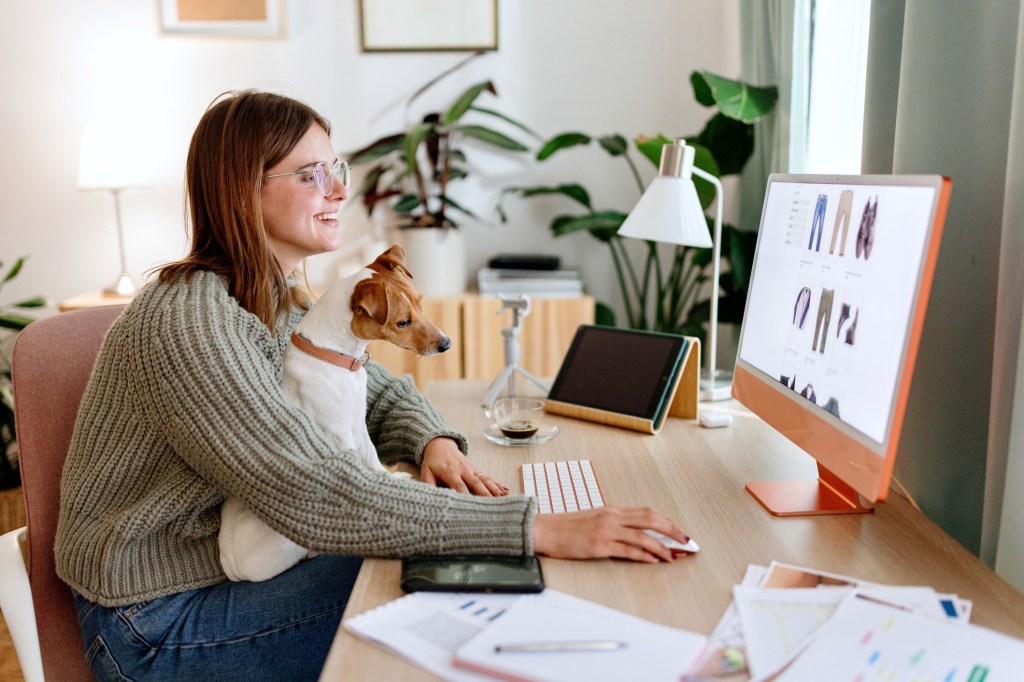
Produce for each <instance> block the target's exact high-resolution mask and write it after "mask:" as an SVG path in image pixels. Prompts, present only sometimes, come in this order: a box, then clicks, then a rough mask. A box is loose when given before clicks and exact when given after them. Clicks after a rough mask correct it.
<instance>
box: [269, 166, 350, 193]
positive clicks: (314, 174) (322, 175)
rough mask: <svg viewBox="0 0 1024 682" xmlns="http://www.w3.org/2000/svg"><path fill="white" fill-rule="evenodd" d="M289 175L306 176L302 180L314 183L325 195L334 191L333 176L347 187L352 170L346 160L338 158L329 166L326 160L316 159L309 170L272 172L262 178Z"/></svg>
mask: <svg viewBox="0 0 1024 682" xmlns="http://www.w3.org/2000/svg"><path fill="white" fill-rule="evenodd" d="M289 175H304V176H306V177H304V178H303V179H302V180H303V182H313V183H315V184H316V188H317V189H318V190H320V194H323V195H324V196H325V197H326V196H329V195H330V194H331V192H333V191H334V176H335V175H337V176H338V177H340V178H341V184H342V185H344V186H345V187H346V188H347V187H348V183H349V180H350V179H351V175H352V171H351V169H350V168H349V166H348V162H347V161H341V160H338V161H335V162H334V163H333V164H332V165H331V166H328V165H327V162H326V161H317V162H316V163H314V164H313V167H312V168H311V169H309V170H297V171H295V172H292V173H274V174H273V175H264V176H263V177H264V179H267V178H283V177H286V176H289Z"/></svg>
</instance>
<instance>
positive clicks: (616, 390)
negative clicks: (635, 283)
mask: <svg viewBox="0 0 1024 682" xmlns="http://www.w3.org/2000/svg"><path fill="white" fill-rule="evenodd" d="M686 347H687V341H686V337H684V336H680V335H677V334H663V333H659V332H647V331H636V330H632V329H618V328H615V327H595V326H588V325H584V326H581V327H580V328H579V329H577V330H576V336H575V337H574V338H573V341H572V345H571V346H570V347H569V351H568V352H567V353H566V356H565V360H563V361H562V366H561V368H560V369H559V370H558V376H557V377H556V378H555V383H554V384H553V385H552V387H551V392H550V393H549V394H548V399H549V400H555V401H559V402H564V403H572V404H574V405H580V406H583V407H589V408H593V409H597V410H604V411H606V412H614V413H618V414H624V415H629V416H632V417H639V418H640V419H644V420H651V421H652V422H653V423H655V424H658V423H660V422H661V417H662V415H663V413H664V411H665V410H667V409H668V406H669V402H670V401H669V400H668V398H669V397H670V396H668V393H669V392H670V390H672V389H673V388H674V386H675V382H676V379H677V378H678V375H679V369H680V365H681V363H682V360H683V356H684V352H685V350H686Z"/></svg>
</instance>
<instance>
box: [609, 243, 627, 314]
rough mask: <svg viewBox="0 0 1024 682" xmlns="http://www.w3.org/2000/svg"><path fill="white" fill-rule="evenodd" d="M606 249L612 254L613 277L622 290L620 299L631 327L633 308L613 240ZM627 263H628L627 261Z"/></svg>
mask: <svg viewBox="0 0 1024 682" xmlns="http://www.w3.org/2000/svg"><path fill="white" fill-rule="evenodd" d="M608 248H609V249H611V252H612V263H614V264H615V275H616V276H617V277H618V279H619V289H621V290H622V299H623V301H624V302H625V304H626V319H628V320H629V325H630V326H631V327H632V326H633V306H632V304H631V303H630V301H629V288H628V287H627V286H626V279H625V277H623V275H622V263H621V262H619V254H617V253H616V252H615V240H614V239H613V240H611V241H609V242H608ZM627 262H628V261H627Z"/></svg>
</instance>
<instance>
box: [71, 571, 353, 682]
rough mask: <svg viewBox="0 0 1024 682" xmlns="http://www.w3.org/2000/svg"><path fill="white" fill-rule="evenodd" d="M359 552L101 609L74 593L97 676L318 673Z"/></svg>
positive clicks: (293, 676) (290, 676)
mask: <svg viewBox="0 0 1024 682" xmlns="http://www.w3.org/2000/svg"><path fill="white" fill-rule="evenodd" d="M361 564H362V559H361V558H359V557H343V556H336V555H326V554H325V555H322V556H318V557H316V558H314V559H310V560H308V561H302V562H299V564H298V565H296V566H294V567H293V568H291V569H289V570H287V571H285V572H284V573H282V574H280V575H278V576H275V577H274V578H271V579H270V580H267V581H265V582H260V583H250V582H240V583H232V582H223V583H220V584H218V585H213V586H212V587H205V588H202V589H198V590H189V591H187V592H180V593H178V594H172V595H170V596H167V597H161V598H159V599H154V600H152V601H147V602H140V603H138V604H130V605H128V606H117V607H113V608H107V607H104V606H99V605H97V604H94V603H92V602H90V601H88V600H87V599H85V598H84V597H82V596H81V595H79V594H77V593H76V594H75V609H76V610H77V612H78V622H79V624H80V626H81V628H82V643H83V644H84V645H85V652H86V660H87V661H88V663H89V667H90V668H92V672H93V675H95V676H96V678H97V679H98V680H147V681H148V680H251V681H253V682H259V681H260V680H315V679H316V678H317V677H318V676H319V675H320V670H321V668H323V665H324V660H326V658H327V651H328V649H330V647H331V642H332V641H333V640H334V633H335V632H336V631H337V629H338V624H339V623H340V622H341V614H342V611H344V609H345V604H346V603H347V602H348V598H349V594H350V593H351V592H352V585H353V584H354V583H355V580H356V575H357V574H358V573H359V567H360V565H361Z"/></svg>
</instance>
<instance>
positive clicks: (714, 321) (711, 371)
mask: <svg viewBox="0 0 1024 682" xmlns="http://www.w3.org/2000/svg"><path fill="white" fill-rule="evenodd" d="M693 174H694V175H696V176H697V177H699V178H703V179H704V180H707V181H708V182H710V183H711V184H712V185H714V187H715V234H714V236H713V237H712V242H713V243H712V254H711V273H712V275H711V285H712V288H711V315H710V319H709V320H708V326H709V327H710V329H711V332H710V338H709V339H708V346H709V348H708V381H709V382H710V383H709V386H710V389H711V390H712V391H713V390H714V388H715V371H716V370H717V366H716V362H715V360H716V358H715V354H716V352H717V350H718V278H719V276H720V274H721V272H720V270H721V263H720V261H721V255H722V198H723V196H724V193H723V191H722V182H721V181H720V180H719V179H718V178H716V177H715V176H714V175H711V174H710V173H708V172H706V171H703V170H701V169H700V168H697V167H696V166H694V167H693Z"/></svg>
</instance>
